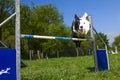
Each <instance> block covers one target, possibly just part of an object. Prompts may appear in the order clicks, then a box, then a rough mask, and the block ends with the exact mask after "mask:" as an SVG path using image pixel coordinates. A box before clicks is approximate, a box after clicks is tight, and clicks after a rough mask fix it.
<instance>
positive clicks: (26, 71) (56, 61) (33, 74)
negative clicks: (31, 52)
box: [21, 54, 120, 80]
mask: <svg viewBox="0 0 120 80" xmlns="http://www.w3.org/2000/svg"><path fill="white" fill-rule="evenodd" d="M109 61H110V70H109V71H101V72H95V71H94V60H93V56H81V57H62V58H52V59H42V60H31V61H30V60H29V61H25V63H26V64H27V65H28V67H25V68H22V69H21V76H22V80H120V64H119V63H120V62H119V61H120V54H115V55H112V54H109Z"/></svg>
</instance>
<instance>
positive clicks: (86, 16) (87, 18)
mask: <svg viewBox="0 0 120 80" xmlns="http://www.w3.org/2000/svg"><path fill="white" fill-rule="evenodd" d="M83 17H84V18H85V19H86V20H88V21H89V16H88V14H87V13H86V12H85V13H84V15H83Z"/></svg>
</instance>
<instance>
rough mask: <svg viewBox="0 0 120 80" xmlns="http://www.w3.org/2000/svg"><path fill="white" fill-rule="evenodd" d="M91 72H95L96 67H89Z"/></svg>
mask: <svg viewBox="0 0 120 80" xmlns="http://www.w3.org/2000/svg"><path fill="white" fill-rule="evenodd" d="M87 69H88V70H89V72H95V67H88V68H87Z"/></svg>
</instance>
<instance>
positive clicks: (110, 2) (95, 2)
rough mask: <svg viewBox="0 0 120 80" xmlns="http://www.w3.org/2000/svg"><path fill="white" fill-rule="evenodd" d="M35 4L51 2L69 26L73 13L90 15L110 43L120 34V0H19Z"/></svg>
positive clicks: (96, 27) (95, 26)
mask: <svg viewBox="0 0 120 80" xmlns="http://www.w3.org/2000/svg"><path fill="white" fill-rule="evenodd" d="M31 1H32V2H33V3H34V4H35V5H36V6H41V5H46V4H53V5H54V6H55V7H56V8H57V9H58V10H59V13H61V14H62V15H63V17H64V24H65V25H67V26H71V24H72V21H73V19H74V15H75V14H77V15H78V16H80V17H81V16H83V14H84V13H85V12H86V13H88V15H90V16H92V23H93V26H94V28H95V29H96V30H97V31H98V32H102V33H104V34H106V35H108V39H110V43H111V42H113V40H114V37H116V36H118V35H119V34H120V0H21V3H24V4H28V5H31Z"/></svg>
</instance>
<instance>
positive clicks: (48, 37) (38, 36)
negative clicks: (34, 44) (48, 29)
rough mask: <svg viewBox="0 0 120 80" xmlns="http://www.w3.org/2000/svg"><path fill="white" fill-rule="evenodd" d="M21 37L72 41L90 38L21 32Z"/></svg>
mask: <svg viewBox="0 0 120 80" xmlns="http://www.w3.org/2000/svg"><path fill="white" fill-rule="evenodd" d="M21 37H22V38H40V39H55V40H73V41H86V40H90V38H86V39H81V38H71V37H55V36H41V35H31V34H21Z"/></svg>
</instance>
